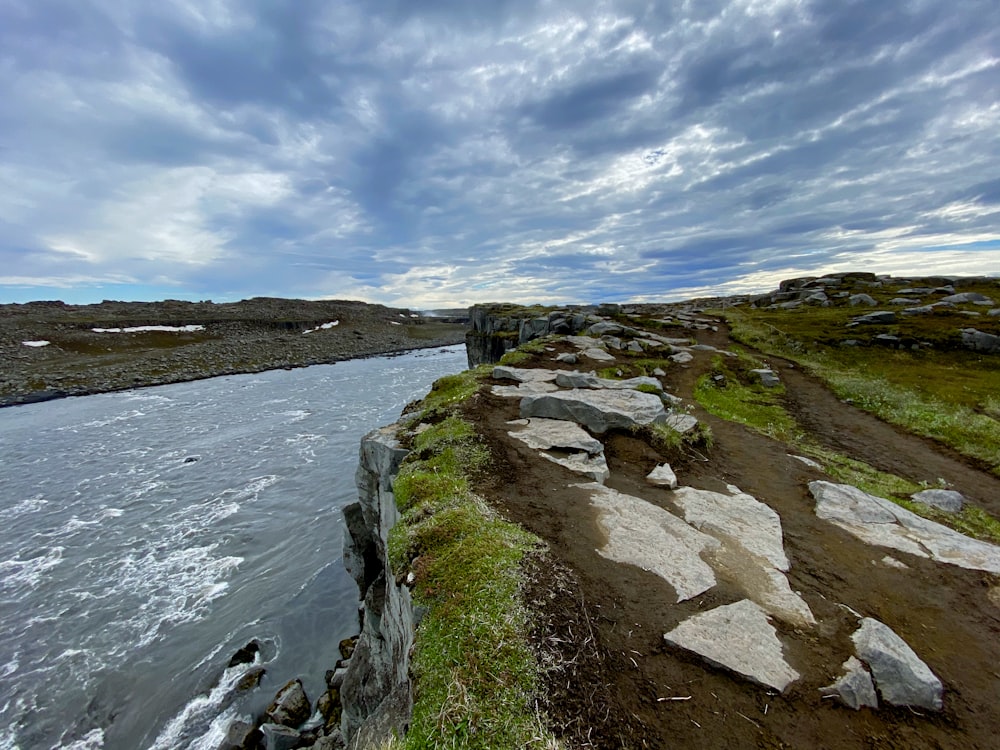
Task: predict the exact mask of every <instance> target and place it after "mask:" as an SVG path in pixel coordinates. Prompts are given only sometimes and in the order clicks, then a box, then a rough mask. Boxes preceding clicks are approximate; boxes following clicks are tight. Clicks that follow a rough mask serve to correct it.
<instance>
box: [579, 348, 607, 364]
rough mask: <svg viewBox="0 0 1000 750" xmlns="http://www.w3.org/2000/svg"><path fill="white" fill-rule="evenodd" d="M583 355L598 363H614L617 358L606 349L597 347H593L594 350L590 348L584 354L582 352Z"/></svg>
mask: <svg viewBox="0 0 1000 750" xmlns="http://www.w3.org/2000/svg"><path fill="white" fill-rule="evenodd" d="M581 353H582V354H583V356H584V357H586V358H587V359H593V360H595V361H597V362H614V361H615V356H614V355H613V354H609V353H608V352H606V351H604V349H598V348H597V347H593V348H590V349H584V350H583V352H581Z"/></svg>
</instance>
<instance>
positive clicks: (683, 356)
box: [667, 351, 694, 365]
mask: <svg viewBox="0 0 1000 750" xmlns="http://www.w3.org/2000/svg"><path fill="white" fill-rule="evenodd" d="M667 359H669V360H670V361H671V362H676V363H677V364H679V365H686V364H687V363H688V362H690V361H691V360H693V359H694V355H693V354H691V352H687V351H681V352H677V353H676V354H671V355H670V356H669V357H667Z"/></svg>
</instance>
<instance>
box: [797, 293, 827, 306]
mask: <svg viewBox="0 0 1000 750" xmlns="http://www.w3.org/2000/svg"><path fill="white" fill-rule="evenodd" d="M829 301H830V298H829V297H827V296H826V292H814V293H813V294H810V295H809V296H808V297H806V298H805V299H804V300H803V302H805V303H806V304H807V305H823V304H824V303H828V302H829Z"/></svg>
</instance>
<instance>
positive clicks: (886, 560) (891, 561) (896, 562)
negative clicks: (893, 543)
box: [882, 555, 910, 570]
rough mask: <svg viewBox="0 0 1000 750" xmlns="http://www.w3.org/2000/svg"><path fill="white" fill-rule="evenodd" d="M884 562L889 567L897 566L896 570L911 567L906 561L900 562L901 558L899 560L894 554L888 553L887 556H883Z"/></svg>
mask: <svg viewBox="0 0 1000 750" xmlns="http://www.w3.org/2000/svg"><path fill="white" fill-rule="evenodd" d="M882 564H883V565H885V566H887V567H890V568H896V570H909V569H910V566H909V565H907V564H906V563H904V562H900V561H899V560H897V559H896V558H895V557H893V556H892V555H886V556H885V557H883V558H882Z"/></svg>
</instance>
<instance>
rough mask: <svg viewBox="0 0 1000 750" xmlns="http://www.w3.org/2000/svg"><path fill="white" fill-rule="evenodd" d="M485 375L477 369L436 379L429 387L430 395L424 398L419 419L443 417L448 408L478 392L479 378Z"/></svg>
mask: <svg viewBox="0 0 1000 750" xmlns="http://www.w3.org/2000/svg"><path fill="white" fill-rule="evenodd" d="M485 375H486V372H485V371H484V370H481V369H479V368H477V369H475V370H465V371H464V372H460V373H458V374H457V375H445V376H444V377H443V378H438V379H437V380H436V381H434V385H432V386H431V391H430V393H428V394H427V395H426V396H425V397H424V400H423V402H422V407H421V410H420V419H430V418H433V417H435V416H440V415H443V414H445V413H446V411H447V409H448V408H449V407H452V406H456V405H457V404H459V403H461V402H462V401H464V400H465V399H467V398H469V397H470V396H471V395H472V394H474V393H475V392H476V391H478V390H479V385H480V381H481V378H483V377H485Z"/></svg>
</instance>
